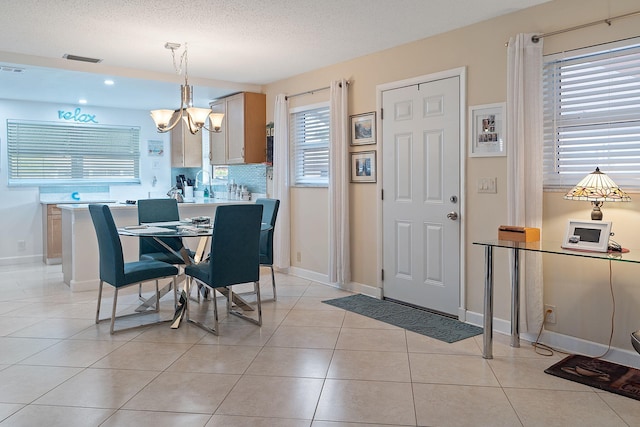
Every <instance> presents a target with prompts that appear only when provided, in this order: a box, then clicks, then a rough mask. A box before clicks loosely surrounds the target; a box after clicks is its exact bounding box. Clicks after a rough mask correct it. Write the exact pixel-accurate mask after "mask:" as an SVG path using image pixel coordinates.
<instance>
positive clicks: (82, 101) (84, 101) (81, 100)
mask: <svg viewBox="0 0 640 427" xmlns="http://www.w3.org/2000/svg"><path fill="white" fill-rule="evenodd" d="M86 103H87V100H86V99H79V100H78V104H86Z"/></svg>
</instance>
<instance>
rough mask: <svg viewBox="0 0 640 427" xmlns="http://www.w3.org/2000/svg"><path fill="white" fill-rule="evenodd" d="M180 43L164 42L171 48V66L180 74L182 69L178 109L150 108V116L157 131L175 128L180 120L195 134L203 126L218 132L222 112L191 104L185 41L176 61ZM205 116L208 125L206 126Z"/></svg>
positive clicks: (222, 115) (191, 96) (191, 93)
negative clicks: (182, 78)
mask: <svg viewBox="0 0 640 427" xmlns="http://www.w3.org/2000/svg"><path fill="white" fill-rule="evenodd" d="M180 46H181V45H180V43H171V42H167V43H165V45H164V47H165V49H169V50H171V57H172V58H173V68H174V69H175V71H176V73H177V74H179V75H182V73H183V71H184V84H183V85H180V109H179V110H168V109H165V110H151V118H153V121H154V122H155V124H156V128H157V129H158V132H162V133H164V132H169V131H170V130H171V129H173V128H175V127H176V126H177V125H178V123H180V120H184V123H186V124H187V126H188V129H189V132H191V133H192V134H196V133H197V132H198V131H199V130H200V129H202V128H204V129H206V130H208V131H209V132H220V128H221V126H222V119H223V118H224V114H222V113H214V112H213V111H211V109H210V108H197V107H194V106H193V86H190V85H189V72H188V68H189V54H188V49H187V43H185V44H184V51H183V52H182V54H181V55H180V61H179V64H178V63H177V62H176V51H177V50H178V49H180ZM183 67H184V68H183ZM207 118H208V119H209V121H210V123H211V124H210V127H207V125H206V122H207Z"/></svg>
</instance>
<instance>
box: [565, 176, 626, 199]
mask: <svg viewBox="0 0 640 427" xmlns="http://www.w3.org/2000/svg"><path fill="white" fill-rule="evenodd" d="M564 198H565V199H567V200H585V201H590V202H630V201H631V197H629V195H628V194H627V193H625V192H624V191H622V190H621V189H620V187H618V185H617V184H616V183H615V182H613V180H612V179H611V178H609V177H608V176H607V174H605V173H603V172H600V168H596V170H595V171H594V172H591V173H590V174H589V175H587V176H586V177H584V178H583V179H582V181H580V182H579V183H578V184H577V185H576V186H575V187H573V188H572V189H571V190H570V191H569V192H568V193H567V194H565V195H564Z"/></svg>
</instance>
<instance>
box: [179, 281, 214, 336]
mask: <svg viewBox="0 0 640 427" xmlns="http://www.w3.org/2000/svg"><path fill="white" fill-rule="evenodd" d="M193 280H195V282H196V286H197V287H198V300H199V298H200V289H199V288H200V287H201V286H202V287H206V286H205V285H204V284H202V283H200V282H199V281H198V280H197V279H192V278H191V277H189V279H188V294H191V286H192V285H193ZM211 295H212V296H213V297H212V298H211V300H210V301H211V303H212V304H213V328H211V327H209V326H207V325H205V324H204V323H201V322H198V321H196V320H192V319H191V318H190V317H189V311H190V310H191V308H190V306H191V304H189V303H188V302H187V311H186V317H187V322H189V323H193V324H194V325H196V326H198V327H199V328H201V329H204V330H205V331H207V332H210V333H212V334H213V335H216V336H217V335H218V331H219V329H218V328H219V325H218V301H217V300H216V298H215V291H214V290H213V289H211ZM206 301H207V299H205V300H204V302H206Z"/></svg>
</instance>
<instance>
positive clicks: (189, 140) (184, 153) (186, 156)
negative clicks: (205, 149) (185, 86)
mask: <svg viewBox="0 0 640 427" xmlns="http://www.w3.org/2000/svg"><path fill="white" fill-rule="evenodd" d="M175 114H179V113H178V112H176V113H175ZM173 120H175V115H174V116H173V119H172V122H173ZM202 132H203V131H202V130H200V131H199V132H198V133H196V134H195V135H193V134H192V133H191V132H189V126H188V125H187V124H186V123H185V122H184V120H182V123H180V124H178V125H177V126H176V127H174V128H173V129H171V133H170V138H171V167H173V168H201V167H202Z"/></svg>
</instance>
